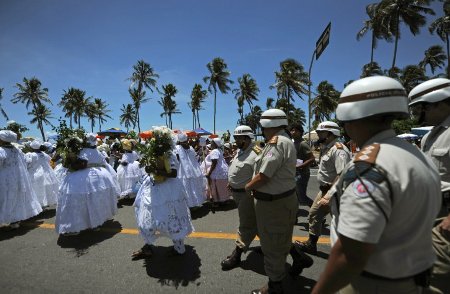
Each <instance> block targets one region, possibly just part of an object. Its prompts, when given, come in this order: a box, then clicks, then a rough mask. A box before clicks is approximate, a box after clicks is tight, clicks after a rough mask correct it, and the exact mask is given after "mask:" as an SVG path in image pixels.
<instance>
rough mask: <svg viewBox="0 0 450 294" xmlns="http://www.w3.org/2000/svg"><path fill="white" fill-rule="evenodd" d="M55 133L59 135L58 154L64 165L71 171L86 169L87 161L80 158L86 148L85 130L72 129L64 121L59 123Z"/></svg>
mask: <svg viewBox="0 0 450 294" xmlns="http://www.w3.org/2000/svg"><path fill="white" fill-rule="evenodd" d="M55 131H56V132H57V133H58V140H57V141H56V152H57V153H58V154H59V155H60V156H61V158H62V165H63V166H64V167H65V168H67V169H69V171H76V170H80V169H83V168H86V166H87V161H86V160H83V159H80V158H78V155H79V154H80V151H81V149H83V148H84V147H85V143H84V141H85V138H86V132H85V131H84V129H82V128H81V129H71V128H69V127H67V125H66V122H65V121H64V120H62V121H60V123H59V127H56V128H55Z"/></svg>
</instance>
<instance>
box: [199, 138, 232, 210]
mask: <svg viewBox="0 0 450 294" xmlns="http://www.w3.org/2000/svg"><path fill="white" fill-rule="evenodd" d="M221 147H222V141H221V140H220V139H219V138H214V139H213V140H212V141H211V149H212V150H211V152H210V153H209V154H208V156H207V157H206V159H205V161H207V160H209V161H211V167H210V168H209V169H208V170H207V173H206V178H207V179H208V186H209V187H208V189H209V193H210V195H211V200H212V202H213V203H212V204H213V206H214V207H215V206H218V205H219V204H222V203H223V202H225V201H227V200H229V199H230V194H229V191H228V188H227V185H228V165H227V163H226V162H225V159H224V158H223V152H222V150H221V149H220V148H221Z"/></svg>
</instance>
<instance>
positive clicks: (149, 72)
mask: <svg viewBox="0 0 450 294" xmlns="http://www.w3.org/2000/svg"><path fill="white" fill-rule="evenodd" d="M133 70H134V71H133V73H132V75H131V77H130V78H129V79H128V80H129V81H131V86H130V90H129V91H130V95H131V92H132V91H133V95H131V97H132V98H133V102H134V108H135V110H136V123H137V126H138V131H139V133H140V132H141V124H140V122H141V120H140V115H139V110H140V107H141V105H142V103H143V102H145V101H148V99H145V98H144V97H145V91H144V89H145V88H147V89H149V90H150V91H151V92H153V88H155V89H156V79H157V78H159V75H158V74H156V73H155V70H154V69H153V68H152V67H151V66H150V64H148V63H146V62H145V61H144V60H138V62H137V63H136V64H135V65H133ZM131 89H133V90H131ZM134 90H135V91H134ZM133 96H134V97H133ZM136 97H140V98H139V99H136V100H135V98H136Z"/></svg>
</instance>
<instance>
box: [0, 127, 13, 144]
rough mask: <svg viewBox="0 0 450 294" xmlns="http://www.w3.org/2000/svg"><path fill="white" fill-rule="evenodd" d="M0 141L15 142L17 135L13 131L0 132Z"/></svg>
mask: <svg viewBox="0 0 450 294" xmlns="http://www.w3.org/2000/svg"><path fill="white" fill-rule="evenodd" d="M0 140H2V141H4V142H9V143H12V142H16V141H17V135H16V133H14V132H13V131H10V130H1V131H0Z"/></svg>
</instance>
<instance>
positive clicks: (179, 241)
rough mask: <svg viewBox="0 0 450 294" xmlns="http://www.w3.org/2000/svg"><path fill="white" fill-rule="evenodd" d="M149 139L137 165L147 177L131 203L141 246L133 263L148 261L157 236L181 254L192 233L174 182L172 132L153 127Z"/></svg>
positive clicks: (180, 190) (182, 192) (178, 186)
mask: <svg viewBox="0 0 450 294" xmlns="http://www.w3.org/2000/svg"><path fill="white" fill-rule="evenodd" d="M152 136H153V137H152V138H151V139H150V140H149V141H148V143H147V144H146V145H144V146H142V147H141V148H140V150H139V151H140V153H141V156H142V157H141V161H140V162H141V164H142V165H144V166H145V171H146V172H147V173H148V174H149V176H148V177H147V178H146V179H145V180H144V182H143V183H142V186H141V188H140V189H139V191H138V193H137V196H136V200H135V202H134V207H135V213H136V222H137V226H138V229H139V234H140V235H141V237H142V238H143V239H144V241H145V245H144V246H143V247H142V248H141V249H140V250H138V251H135V252H133V254H132V258H133V259H140V258H148V257H151V256H152V244H153V243H154V242H155V241H156V239H157V238H158V237H160V236H165V237H168V238H170V239H172V241H173V246H174V247H173V252H174V253H175V254H179V255H181V254H184V253H185V250H186V249H185V247H184V238H185V237H186V236H187V235H189V234H190V233H191V232H192V231H193V230H194V228H193V226H192V222H191V215H190V212H189V208H188V205H187V202H186V192H185V190H184V187H183V183H182V182H181V180H180V179H178V178H177V165H178V161H177V158H176V156H175V155H174V154H173V148H174V141H173V138H172V132H171V130H170V129H168V128H166V127H155V128H154V129H153V135H152Z"/></svg>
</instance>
